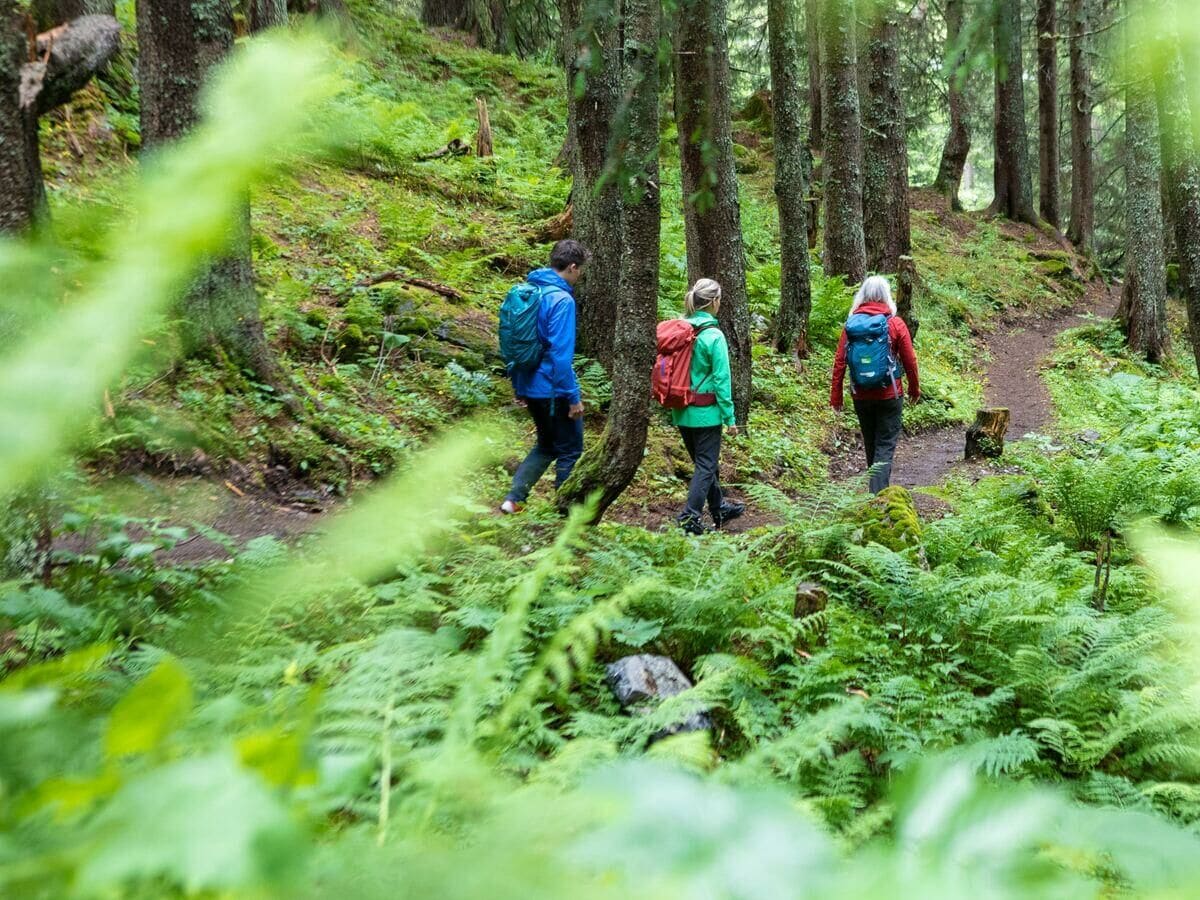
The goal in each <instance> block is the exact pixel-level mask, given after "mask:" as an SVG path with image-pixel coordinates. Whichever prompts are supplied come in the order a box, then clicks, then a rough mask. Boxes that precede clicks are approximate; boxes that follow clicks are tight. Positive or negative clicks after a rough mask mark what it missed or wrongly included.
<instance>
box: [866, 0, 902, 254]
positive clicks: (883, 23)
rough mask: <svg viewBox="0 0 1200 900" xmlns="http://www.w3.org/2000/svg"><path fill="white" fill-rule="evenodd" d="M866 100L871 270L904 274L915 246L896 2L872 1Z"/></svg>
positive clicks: (869, 6) (869, 1)
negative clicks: (906, 258)
mask: <svg viewBox="0 0 1200 900" xmlns="http://www.w3.org/2000/svg"><path fill="white" fill-rule="evenodd" d="M863 12H864V15H865V18H866V20H867V44H866V48H865V49H866V53H865V55H864V56H863V60H862V65H864V66H865V67H866V71H865V72H863V76H864V77H863V78H861V79H860V82H861V83H862V84H864V85H865V86H866V97H865V98H864V102H863V110H862V115H863V135H864V137H863V236H864V240H865V243H866V251H867V269H868V270H869V271H872V272H892V273H895V272H898V271H899V270H900V259H901V257H904V256H908V255H909V254H910V252H911V250H912V238H911V234H910V230H909V216H908V136H907V127H906V126H907V122H906V120H905V117H904V95H903V93H902V92H901V90H900V87H901V83H902V81H903V74H902V72H901V69H900V13H899V11H898V9H897V7H896V2H895V0H867V2H866V3H865V4H864V7H863Z"/></svg>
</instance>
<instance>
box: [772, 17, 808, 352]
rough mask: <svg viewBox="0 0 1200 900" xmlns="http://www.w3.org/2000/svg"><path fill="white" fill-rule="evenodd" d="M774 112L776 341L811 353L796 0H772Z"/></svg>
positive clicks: (782, 346)
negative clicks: (777, 281) (776, 224)
mask: <svg viewBox="0 0 1200 900" xmlns="http://www.w3.org/2000/svg"><path fill="white" fill-rule="evenodd" d="M767 25H768V29H769V35H768V37H769V43H770V53H771V105H772V112H773V115H772V116H771V121H772V128H773V134H774V143H775V200H776V203H777V204H778V206H779V316H778V318H777V319H776V321H775V334H774V343H775V349H777V350H778V351H779V352H780V353H795V354H796V355H797V356H798V357H799V358H801V359H803V358H805V357H806V356H808V315H809V312H810V311H811V310H812V293H811V290H810V287H809V281H808V212H807V209H806V206H807V203H806V198H807V196H808V177H807V176H808V172H807V171H806V169H808V168H809V167H808V166H806V165H805V163H806V159H805V154H806V153H807V150H806V149H805V147H804V134H803V133H802V129H801V126H800V122H801V121H802V116H803V114H804V109H803V103H802V99H801V93H800V47H799V41H798V39H797V34H796V7H795V4H794V2H793V0H768V3H767Z"/></svg>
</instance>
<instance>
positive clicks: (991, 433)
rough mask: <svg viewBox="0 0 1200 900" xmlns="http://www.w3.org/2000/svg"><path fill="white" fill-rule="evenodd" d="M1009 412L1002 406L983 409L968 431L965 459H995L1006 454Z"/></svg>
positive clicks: (977, 413) (976, 414)
mask: <svg viewBox="0 0 1200 900" xmlns="http://www.w3.org/2000/svg"><path fill="white" fill-rule="evenodd" d="M1008 419H1009V413H1008V410H1007V409H1006V408H1004V407H1002V406H995V407H992V408H990V409H981V410H979V411H978V412H976V413H975V421H974V422H973V423H972V424H971V427H970V428H968V429H967V447H966V452H965V453H964V458H965V459H979V458H980V457H985V456H986V457H989V458H991V459H995V458H996V457H998V456H999V455H1000V454H1001V453H1003V452H1004V433H1005V432H1006V431H1008Z"/></svg>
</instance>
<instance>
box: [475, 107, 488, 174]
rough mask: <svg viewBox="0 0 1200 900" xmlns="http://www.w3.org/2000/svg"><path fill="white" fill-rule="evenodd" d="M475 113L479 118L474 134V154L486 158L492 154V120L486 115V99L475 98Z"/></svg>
mask: <svg viewBox="0 0 1200 900" xmlns="http://www.w3.org/2000/svg"><path fill="white" fill-rule="evenodd" d="M475 114H476V116H477V117H478V119H479V131H478V132H477V133H476V134H475V155H476V156H478V157H479V158H480V159H486V158H487V157H489V156H491V155H492V120H491V117H490V116H488V107H487V101H486V100H484V99H483V98H482V97H476V98H475Z"/></svg>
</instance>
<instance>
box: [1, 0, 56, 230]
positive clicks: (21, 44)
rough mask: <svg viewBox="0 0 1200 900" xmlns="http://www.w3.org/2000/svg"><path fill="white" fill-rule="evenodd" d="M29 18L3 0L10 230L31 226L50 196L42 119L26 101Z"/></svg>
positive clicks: (4, 193) (5, 185)
mask: <svg viewBox="0 0 1200 900" xmlns="http://www.w3.org/2000/svg"><path fill="white" fill-rule="evenodd" d="M24 19H25V17H24V14H23V13H22V12H21V11H20V7H19V6H18V5H17V3H16V2H15V0H0V232H3V233H7V234H22V233H24V232H26V231H28V230H29V229H30V228H31V227H32V226H33V224H34V222H35V221H36V220H37V217H38V215H39V214H40V212H41V211H42V210H43V209H44V202H45V188H44V187H43V186H42V168H41V162H40V158H39V156H38V154H37V119H36V117H35V116H34V115H33V114H32V112H31V111H29V110H27V109H25V108H23V107H22V105H21V69H22V67H23V66H24V64H25V61H26V60H27V59H28V58H29V46H28V38H27V37H26V34H25V27H24ZM31 150H32V152H31Z"/></svg>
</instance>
